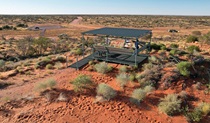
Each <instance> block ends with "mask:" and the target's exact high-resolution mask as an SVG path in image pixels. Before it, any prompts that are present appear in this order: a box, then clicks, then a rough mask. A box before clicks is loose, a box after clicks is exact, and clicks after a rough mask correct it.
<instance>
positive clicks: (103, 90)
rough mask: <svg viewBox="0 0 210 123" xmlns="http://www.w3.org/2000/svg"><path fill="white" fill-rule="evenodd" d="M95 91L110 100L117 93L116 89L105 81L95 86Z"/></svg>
mask: <svg viewBox="0 0 210 123" xmlns="http://www.w3.org/2000/svg"><path fill="white" fill-rule="evenodd" d="M96 93H97V95H98V96H103V98H104V99H107V100H110V99H112V98H114V97H115V96H116V95H117V93H116V91H115V90H114V89H113V88H111V87H110V86H109V85H107V84H105V83H101V84H99V85H98V87H97V88H96Z"/></svg>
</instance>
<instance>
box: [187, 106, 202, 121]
mask: <svg viewBox="0 0 210 123" xmlns="http://www.w3.org/2000/svg"><path fill="white" fill-rule="evenodd" d="M185 117H186V119H187V121H189V122H200V121H201V120H202V118H203V116H202V112H201V110H199V109H198V108H195V109H194V110H193V111H191V112H188V111H186V112H185Z"/></svg>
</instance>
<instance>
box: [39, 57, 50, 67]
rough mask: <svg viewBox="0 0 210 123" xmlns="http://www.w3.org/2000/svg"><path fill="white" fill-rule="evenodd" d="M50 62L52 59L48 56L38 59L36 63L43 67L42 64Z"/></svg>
mask: <svg viewBox="0 0 210 123" xmlns="http://www.w3.org/2000/svg"><path fill="white" fill-rule="evenodd" d="M51 62H52V60H51V59H50V58H48V57H45V58H44V59H43V60H41V61H39V62H38V63H37V65H38V66H40V67H44V66H46V65H47V64H50V63H51Z"/></svg>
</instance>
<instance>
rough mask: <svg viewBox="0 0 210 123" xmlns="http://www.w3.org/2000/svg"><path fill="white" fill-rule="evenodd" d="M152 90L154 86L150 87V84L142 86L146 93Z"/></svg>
mask: <svg viewBox="0 0 210 123" xmlns="http://www.w3.org/2000/svg"><path fill="white" fill-rule="evenodd" d="M154 90H155V88H154V87H152V86H151V85H148V86H145V87H144V92H146V93H150V92H151V91H154Z"/></svg>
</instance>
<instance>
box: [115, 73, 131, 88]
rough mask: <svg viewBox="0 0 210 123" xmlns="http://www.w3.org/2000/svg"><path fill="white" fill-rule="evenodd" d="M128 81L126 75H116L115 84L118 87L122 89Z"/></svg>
mask: <svg viewBox="0 0 210 123" xmlns="http://www.w3.org/2000/svg"><path fill="white" fill-rule="evenodd" d="M128 81H129V77H128V75H127V74H126V73H120V74H119V75H117V83H118V84H119V85H120V87H121V88H124V86H125V85H126V84H127V83H128Z"/></svg>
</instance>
